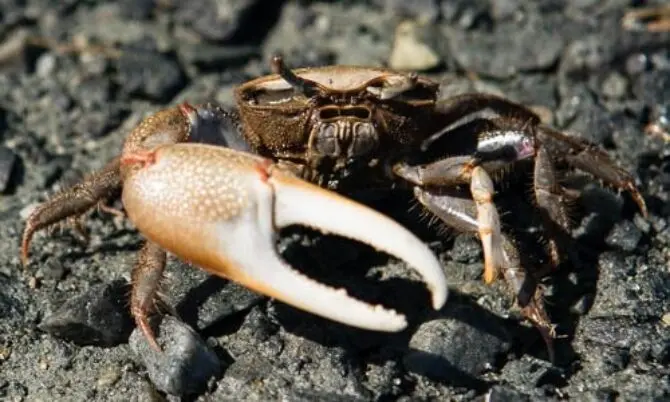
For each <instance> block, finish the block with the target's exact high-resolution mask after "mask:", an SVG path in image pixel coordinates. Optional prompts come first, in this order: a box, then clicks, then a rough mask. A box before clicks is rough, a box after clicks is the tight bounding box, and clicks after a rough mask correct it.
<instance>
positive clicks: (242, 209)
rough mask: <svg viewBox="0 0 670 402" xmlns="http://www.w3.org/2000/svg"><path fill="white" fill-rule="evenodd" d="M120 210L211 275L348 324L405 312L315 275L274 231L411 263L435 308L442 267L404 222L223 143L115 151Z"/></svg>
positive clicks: (380, 325)
mask: <svg viewBox="0 0 670 402" xmlns="http://www.w3.org/2000/svg"><path fill="white" fill-rule="evenodd" d="M122 164H126V165H130V168H131V169H132V173H131V174H129V175H128V177H127V178H126V180H125V182H124V186H123V195H122V197H123V204H124V207H125V209H126V211H127V214H128V217H129V218H130V220H131V221H132V222H133V223H134V224H135V226H136V227H137V228H138V230H139V231H140V232H141V233H142V234H143V235H144V236H145V237H146V238H147V239H148V240H150V241H152V242H154V243H156V244H158V245H159V246H161V247H163V248H164V249H166V250H167V251H170V252H172V253H173V254H175V255H176V256H178V257H179V258H182V259H184V260H186V261H189V262H191V263H193V264H195V265H196V266H199V267H201V268H202V269H205V270H206V271H208V272H210V273H212V274H215V275H217V276H221V277H225V278H227V279H230V280H233V281H235V282H238V283H240V284H242V285H244V286H246V287H248V288H250V289H252V290H254V291H257V292H258V293H261V294H264V295H267V296H270V297H273V298H275V299H277V300H279V301H282V302H284V303H286V304H289V305H292V306H294V307H296V308H299V309H302V310H305V311H308V312H310V313H313V314H316V315H319V316H322V317H325V318H328V319H331V320H333V321H337V322H341V323H344V324H347V325H351V326H355V327H359V328H364V329H372V330H378V331H400V330H402V329H404V328H405V327H406V325H407V324H406V320H405V317H404V316H403V315H401V314H399V313H397V312H395V311H393V310H388V309H385V308H383V307H381V306H373V305H370V304H368V303H365V302H362V301H359V300H356V299H354V298H352V297H350V296H348V295H347V293H346V291H345V290H344V289H334V288H331V287H328V286H326V285H324V284H321V283H318V282H316V281H314V280H312V279H310V278H308V277H307V276H305V275H303V274H301V273H300V272H298V271H296V270H294V269H293V268H292V267H290V266H289V265H288V264H287V263H286V262H285V261H284V260H282V259H281V257H280V256H279V254H278V252H277V250H276V239H277V230H278V229H279V228H282V227H286V226H289V225H296V224H297V225H304V226H308V227H312V228H315V229H319V230H321V231H323V232H326V233H332V234H336V235H340V236H343V237H347V238H351V239H354V240H358V241H361V242H363V243H366V244H369V245H370V246H372V247H375V248H376V249H378V250H381V251H384V252H386V253H388V254H390V255H392V256H395V257H397V258H399V259H401V260H404V261H405V262H407V263H408V265H409V266H411V267H412V268H413V269H415V270H416V271H417V272H418V273H419V274H420V276H421V277H422V279H423V281H424V282H425V283H426V285H427V287H428V290H429V291H430V293H431V297H432V305H433V307H434V308H435V309H439V308H441V307H442V306H443V305H444V303H445V301H446V298H447V286H446V281H445V278H444V274H443V272H442V268H441V265H440V263H439V262H438V260H437V259H436V257H435V256H434V255H433V253H432V252H431V251H430V249H429V248H428V247H427V246H426V245H425V244H424V243H423V242H421V241H420V240H419V239H418V238H416V237H415V236H414V235H413V234H412V233H411V232H409V231H408V230H407V229H405V228H403V227H402V226H400V225H399V224H398V223H396V222H395V221H393V220H392V219H390V218H388V217H386V216H384V215H382V214H380V213H378V212H376V211H374V210H373V209H371V208H368V207H366V206H363V205H362V204H358V203H356V202H354V201H351V200H349V199H347V198H345V197H343V196H340V195H338V194H336V193H334V192H332V191H329V190H325V189H322V188H320V187H318V186H316V185H313V184H310V183H307V182H305V181H303V180H301V179H298V178H296V177H295V176H293V175H291V174H289V173H286V172H283V171H281V170H280V169H279V168H278V167H277V166H276V165H274V164H272V163H271V162H270V161H269V160H267V159H265V158H262V157H259V156H256V155H252V154H249V153H244V152H239V151H235V150H231V149H228V148H223V147H215V146H211V145H203V144H193V143H188V144H183V143H182V144H176V145H168V146H163V147H159V148H157V149H154V150H152V151H141V152H137V153H130V154H128V155H124V156H123V158H122Z"/></svg>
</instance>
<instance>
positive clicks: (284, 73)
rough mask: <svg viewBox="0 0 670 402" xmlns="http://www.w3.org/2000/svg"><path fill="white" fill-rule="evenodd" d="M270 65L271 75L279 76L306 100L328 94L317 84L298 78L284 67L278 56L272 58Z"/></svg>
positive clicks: (282, 60)
mask: <svg viewBox="0 0 670 402" xmlns="http://www.w3.org/2000/svg"><path fill="white" fill-rule="evenodd" d="M270 64H271V65H272V72H273V73H275V74H279V76H280V77H282V79H284V81H286V82H288V83H289V84H290V85H291V86H292V87H293V88H294V89H295V90H297V91H298V92H300V93H301V94H303V95H305V96H306V97H307V98H312V97H314V96H316V95H320V94H323V93H326V92H328V89H327V88H324V87H323V86H322V85H321V84H319V83H318V82H314V81H312V80H308V79H305V78H301V77H298V76H297V75H296V74H295V73H294V72H293V71H291V69H289V68H288V67H286V64H284V58H283V57H282V56H280V55H275V56H273V57H272V62H271V63H270Z"/></svg>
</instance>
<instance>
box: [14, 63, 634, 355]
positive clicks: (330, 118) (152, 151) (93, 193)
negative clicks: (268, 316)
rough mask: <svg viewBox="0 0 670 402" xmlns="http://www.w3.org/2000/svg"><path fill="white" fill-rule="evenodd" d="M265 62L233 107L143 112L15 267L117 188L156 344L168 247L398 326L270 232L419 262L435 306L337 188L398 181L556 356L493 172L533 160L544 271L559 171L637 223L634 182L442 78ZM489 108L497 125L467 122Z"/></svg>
mask: <svg viewBox="0 0 670 402" xmlns="http://www.w3.org/2000/svg"><path fill="white" fill-rule="evenodd" d="M272 67H273V69H274V74H272V75H269V76H265V77H260V78H257V79H255V80H252V81H249V82H247V83H244V84H242V85H241V86H239V87H238V88H237V89H236V90H235V99H236V102H237V110H226V109H224V108H222V107H219V106H216V105H211V104H207V105H199V106H195V107H194V106H191V105H189V104H186V103H185V104H182V105H179V106H177V107H173V108H169V109H165V110H162V111H159V112H157V113H156V114H154V115H152V116H149V117H148V118H146V119H145V120H144V121H143V122H142V123H140V125H139V126H137V127H136V128H135V129H134V130H133V131H132V132H131V133H130V134H129V136H128V138H127V139H126V141H125V144H124V147H123V150H122V152H121V155H120V157H118V158H116V159H114V160H113V161H111V162H110V163H109V164H108V165H107V166H106V167H105V168H103V169H102V170H101V171H99V172H95V173H93V174H92V175H90V176H89V177H87V178H86V179H84V180H83V181H82V182H81V183H79V184H77V185H75V186H74V187H72V188H70V189H67V190H65V191H63V192H61V193H59V194H56V195H55V196H53V197H52V198H51V199H50V200H48V201H46V202H45V203H44V204H42V205H41V206H39V207H38V208H37V209H36V210H35V212H34V213H33V214H32V215H31V216H30V217H29V219H28V222H27V224H26V229H25V231H24V236H23V242H22V258H23V262H24V264H25V263H27V256H28V248H29V244H30V241H31V239H32V236H33V234H34V233H35V232H36V231H38V230H41V229H43V228H46V227H48V226H50V225H53V224H55V223H58V222H59V221H61V220H64V219H66V218H69V217H73V216H79V215H81V214H83V213H84V212H86V211H87V210H89V209H90V208H92V207H94V206H96V205H98V204H99V203H100V202H105V201H106V200H107V199H110V198H112V197H114V196H115V194H116V193H117V192H118V190H121V191H122V200H123V205H124V208H125V210H126V212H127V214H128V217H129V218H130V220H131V221H132V222H133V223H134V224H135V225H136V226H137V228H138V229H139V231H140V232H141V233H142V234H143V235H144V237H145V238H146V239H147V241H146V243H145V246H144V247H143V248H142V250H141V251H140V255H139V258H138V262H137V264H136V266H135V268H134V269H133V274H132V279H133V292H132V296H131V310H132V314H133V316H134V317H135V319H136V321H137V324H138V326H139V327H140V328H141V329H142V330H143V332H144V333H145V335H146V336H147V339H148V340H149V341H150V342H151V343H152V344H153V345H154V347H156V348H158V344H157V343H156V341H155V339H154V336H153V332H152V330H151V328H150V327H149V325H148V321H147V316H148V315H149V314H151V313H153V306H154V304H155V301H156V298H157V289H158V287H159V283H160V279H161V277H162V273H163V269H164V267H165V259H166V251H169V252H172V253H174V254H175V255H177V256H178V257H181V258H183V259H186V260H188V261H190V262H192V263H194V264H195V265H197V266H199V267H201V268H203V269H206V270H207V271H209V272H211V273H213V274H215V275H219V276H223V277H226V278H229V279H231V280H235V281H237V282H239V283H241V284H243V285H245V286H247V287H249V288H251V289H254V290H256V291H258V292H260V293H263V294H265V295H268V296H271V297H274V298H276V299H278V300H280V301H284V302H286V303H288V304H291V305H293V306H295V307H297V308H300V309H303V310H306V311H310V312H312V313H314V314H317V315H321V316H323V317H326V318H329V319H332V320H335V321H339V322H343V323H346V324H349V325H353V326H357V327H361V328H367V329H373V330H381V331H398V330H401V329H402V328H404V327H405V325H406V323H405V319H404V317H403V316H401V315H399V314H397V313H395V312H394V311H389V310H386V309H383V308H382V307H380V306H371V305H369V304H366V303H363V302H360V301H358V300H355V299H353V298H351V297H349V296H348V295H346V292H343V291H342V290H335V289H331V288H328V287H326V286H325V285H322V284H319V283H317V282H314V281H312V280H311V279H308V278H306V277H305V276H304V275H302V274H300V273H297V272H296V271H294V270H293V269H292V268H291V267H290V266H288V264H286V263H285V262H284V261H283V260H281V258H280V257H279V255H278V253H277V251H276V250H275V243H274V239H275V236H276V231H277V229H278V228H281V227H284V226H288V225H292V224H302V225H307V226H311V227H314V228H317V229H321V230H323V231H325V232H328V233H334V234H338V235H342V236H345V237H349V238H352V239H355V240H358V241H361V242H364V243H367V244H369V245H371V246H373V247H376V248H377V249H379V250H382V251H384V252H387V253H389V254H391V255H394V256H396V257H397V258H400V259H402V260H404V261H406V262H407V263H408V265H410V266H411V267H412V268H414V269H415V270H416V271H417V272H418V273H419V274H420V275H421V277H422V279H423V280H424V281H425V283H426V285H427V287H428V290H429V291H430V293H431V297H432V305H433V307H434V308H441V306H442V305H443V304H444V303H445V300H446V298H447V287H446V282H445V279H444V273H443V271H442V268H441V265H440V263H439V262H438V260H437V259H436V258H435V256H434V255H433V254H432V253H431V251H430V250H429V249H428V248H427V247H426V246H425V245H424V244H423V243H422V242H421V241H420V240H419V239H417V238H416V237H415V236H414V235H413V234H411V233H410V232H408V231H407V230H406V229H405V228H403V227H401V226H400V225H399V224H397V223H395V222H394V221H393V220H391V219H390V218H388V217H386V216H384V215H382V214H380V213H378V212H376V211H374V210H373V209H371V208H370V207H367V206H365V205H363V204H360V203H358V202H355V201H352V200H351V199H348V198H347V197H345V196H344V195H343V194H345V193H347V192H348V191H351V190H357V189H361V188H365V187H370V186H386V187H388V188H401V189H405V190H410V192H411V193H413V194H414V196H415V197H416V200H417V201H418V202H419V203H420V204H422V205H423V206H424V207H425V209H426V210H427V211H429V213H431V214H433V215H434V216H436V217H437V218H439V220H440V221H441V222H443V223H444V224H445V225H446V226H448V227H451V228H453V229H456V230H459V231H461V232H466V233H471V234H473V235H476V236H479V238H480V239H481V243H482V248H483V252H484V275H483V276H484V280H485V281H486V282H487V283H491V282H493V281H494V280H495V279H497V278H498V277H502V278H504V279H505V281H506V282H507V283H508V285H509V287H510V288H511V289H512V292H513V294H514V296H515V297H516V299H517V302H518V303H519V304H520V306H521V307H522V312H523V314H524V316H525V317H526V318H527V319H529V320H530V321H531V322H532V323H533V324H534V325H535V326H536V327H537V328H538V329H539V330H540V332H541V333H542V335H543V337H544V339H545V340H546V341H547V344H548V345H549V350H550V353H551V350H552V349H551V341H552V339H553V337H554V335H555V334H554V329H553V326H552V324H551V322H550V320H549V318H548V316H547V314H546V312H545V310H544V306H543V305H542V293H541V289H540V288H539V287H538V286H536V283H537V275H536V273H537V272H539V271H540V270H539V269H537V267H531V266H527V265H526V264H527V263H525V262H523V261H524V259H523V258H521V255H520V253H519V250H518V247H517V244H516V242H515V240H514V238H513V236H511V235H510V234H508V233H504V232H503V231H502V230H501V219H500V216H499V214H498V211H497V209H496V206H495V204H494V195H495V193H496V188H495V182H494V180H493V178H495V177H497V175H498V173H500V172H502V171H504V170H506V169H507V168H508V167H510V166H513V165H515V164H517V163H520V162H530V163H531V164H532V166H533V169H532V192H531V198H532V201H533V202H534V204H535V205H536V208H537V211H538V213H539V215H540V216H541V218H542V220H543V222H544V224H545V229H546V234H545V235H546V236H547V237H548V239H549V241H548V249H547V254H548V257H549V260H550V261H551V264H553V265H554V266H555V265H558V263H559V262H560V261H561V259H562V257H563V254H564V252H563V250H564V247H565V238H566V233H568V231H569V229H570V219H568V212H567V207H566V200H567V199H568V198H569V194H568V192H567V191H566V190H565V189H563V188H562V187H561V185H560V184H559V181H558V179H557V177H558V176H557V167H558V166H559V165H560V166H563V165H567V166H572V167H574V168H578V169H581V170H584V171H586V172H587V173H590V174H592V175H594V176H596V177H597V178H599V179H601V180H603V181H604V182H605V183H606V184H609V185H611V186H614V187H617V188H621V189H625V190H628V191H629V192H630V193H631V195H632V196H633V198H634V200H635V201H636V202H637V203H638V204H639V206H640V208H641V210H642V212H643V214H646V208H645V204H644V200H643V199H642V197H641V196H640V194H639V192H638V191H637V189H636V187H635V185H634V182H633V179H632V177H631V176H630V175H629V174H628V173H627V172H625V171H623V170H622V169H620V168H618V167H617V166H616V165H615V164H614V163H612V161H611V160H610V159H609V157H608V156H607V154H605V153H604V152H603V151H601V150H600V149H598V148H597V147H596V146H595V145H593V144H590V143H587V142H585V141H583V140H581V139H577V138H574V137H570V136H567V135H565V134H563V133H561V132H559V131H557V130H554V129H552V128H550V127H548V126H545V125H543V124H542V123H541V122H540V119H539V117H538V116H537V115H535V114H534V113H533V112H532V111H530V110H529V109H527V108H525V107H523V106H521V105H518V104H516V103H514V102H511V101H509V100H507V99H504V98H500V97H497V96H493V95H488V94H480V93H476V94H466V95H460V96H456V97H452V98H448V99H445V100H438V90H439V86H438V85H437V84H436V83H434V82H432V81H430V80H428V79H426V78H423V77H419V76H418V75H416V74H404V73H399V72H394V71H390V70H387V69H382V68H369V67H351V66H327V67H317V68H305V69H298V70H293V71H292V70H290V69H288V68H287V67H286V66H285V65H284V64H283V62H282V60H281V58H279V57H275V58H274V59H273V61H272ZM485 110H488V111H491V112H493V113H494V114H495V116H494V117H486V118H484V117H478V116H477V114H478V113H479V112H482V111H485ZM199 142H212V143H217V145H224V146H223V147H221V146H215V145H211V144H210V145H203V144H197V143H199ZM417 161H419V162H417ZM328 211H337V214H332V213H329V212H328ZM380 233H383V236H380V235H379V234H380ZM529 284H530V285H529Z"/></svg>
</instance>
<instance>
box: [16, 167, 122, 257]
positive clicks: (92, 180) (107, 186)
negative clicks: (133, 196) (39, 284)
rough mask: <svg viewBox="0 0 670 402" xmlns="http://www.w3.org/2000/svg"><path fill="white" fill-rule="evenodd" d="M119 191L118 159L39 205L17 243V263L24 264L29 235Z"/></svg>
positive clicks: (82, 211)
mask: <svg viewBox="0 0 670 402" xmlns="http://www.w3.org/2000/svg"><path fill="white" fill-rule="evenodd" d="M120 188H121V176H120V173H119V159H118V158H115V159H114V160H112V161H111V162H109V163H108V164H107V165H106V166H105V167H103V168H102V169H101V170H99V171H97V172H95V173H93V174H91V175H90V176H88V177H86V178H85V179H84V180H83V181H82V182H81V183H78V184H76V185H74V186H73V187H70V188H68V189H65V190H63V191H61V192H59V193H57V194H56V195H54V196H53V197H52V198H51V199H49V200H48V201H47V202H45V203H43V204H41V205H39V206H38V207H37V208H36V209H35V211H33V213H32V214H30V216H29V217H28V220H27V222H26V226H25V229H24V230H23V236H22V240H21V262H22V264H23V265H24V266H26V265H27V264H28V252H29V248H30V242H31V240H32V238H33V235H34V234H35V232H37V231H38V230H41V229H44V228H47V227H49V226H51V225H53V224H56V223H58V222H60V221H62V220H64V219H66V218H70V217H76V216H79V215H82V214H84V213H86V212H87V211H89V210H90V209H91V208H93V207H95V206H96V205H98V204H99V203H100V202H102V201H105V200H107V199H109V198H112V197H113V196H114V195H115V193H116V192H118V191H119V190H120Z"/></svg>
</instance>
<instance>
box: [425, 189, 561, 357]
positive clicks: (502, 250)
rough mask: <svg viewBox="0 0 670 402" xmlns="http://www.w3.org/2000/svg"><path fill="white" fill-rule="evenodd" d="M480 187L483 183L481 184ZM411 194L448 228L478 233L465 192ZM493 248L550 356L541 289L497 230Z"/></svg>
mask: <svg viewBox="0 0 670 402" xmlns="http://www.w3.org/2000/svg"><path fill="white" fill-rule="evenodd" d="M482 188H483V189H485V188H486V186H482ZM414 195H415V196H416V198H417V200H419V202H420V203H421V204H423V205H424V206H425V207H426V208H427V209H428V210H429V211H430V212H432V213H434V214H435V215H436V216H437V217H439V218H440V219H441V220H442V221H443V222H445V223H446V224H447V225H448V226H449V227H451V228H454V229H456V230H458V231H460V232H463V233H472V234H476V233H480V232H481V227H480V223H479V222H478V220H479V216H478V215H479V214H478V209H480V208H481V207H479V206H478V205H477V203H476V202H475V201H473V200H471V199H469V198H464V197H465V196H467V194H458V193H457V192H455V191H445V190H442V191H440V192H439V193H437V192H433V191H429V190H425V189H422V188H420V187H415V188H414ZM499 236H500V237H499V241H498V242H497V244H496V246H497V247H499V248H497V249H496V251H497V252H498V253H499V255H500V256H501V258H502V261H501V267H500V268H501V271H502V275H503V278H505V281H506V282H507V284H508V285H509V287H510V288H511V289H512V291H513V293H514V296H515V297H516V300H517V303H518V304H519V306H520V307H521V313H522V314H523V316H524V317H526V318H527V319H528V320H529V321H530V322H531V323H532V324H533V325H534V326H535V327H536V328H537V329H538V330H539V331H540V334H541V335H542V338H543V339H544V341H545V343H546V344H547V348H548V353H549V357H550V359H551V360H552V361H553V359H554V348H553V339H554V338H555V336H556V332H555V330H554V326H553V325H552V324H551V321H550V320H549V316H548V315H547V312H546V310H545V308H544V302H543V297H542V289H541V288H540V287H539V286H537V283H536V281H535V279H534V278H533V277H532V275H529V274H528V273H527V272H526V270H525V269H524V267H523V265H524V264H523V263H522V261H521V259H520V257H519V252H518V251H517V248H516V246H515V245H514V243H513V242H512V240H511V239H510V238H509V237H508V236H507V235H505V234H503V233H500V235H499Z"/></svg>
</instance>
